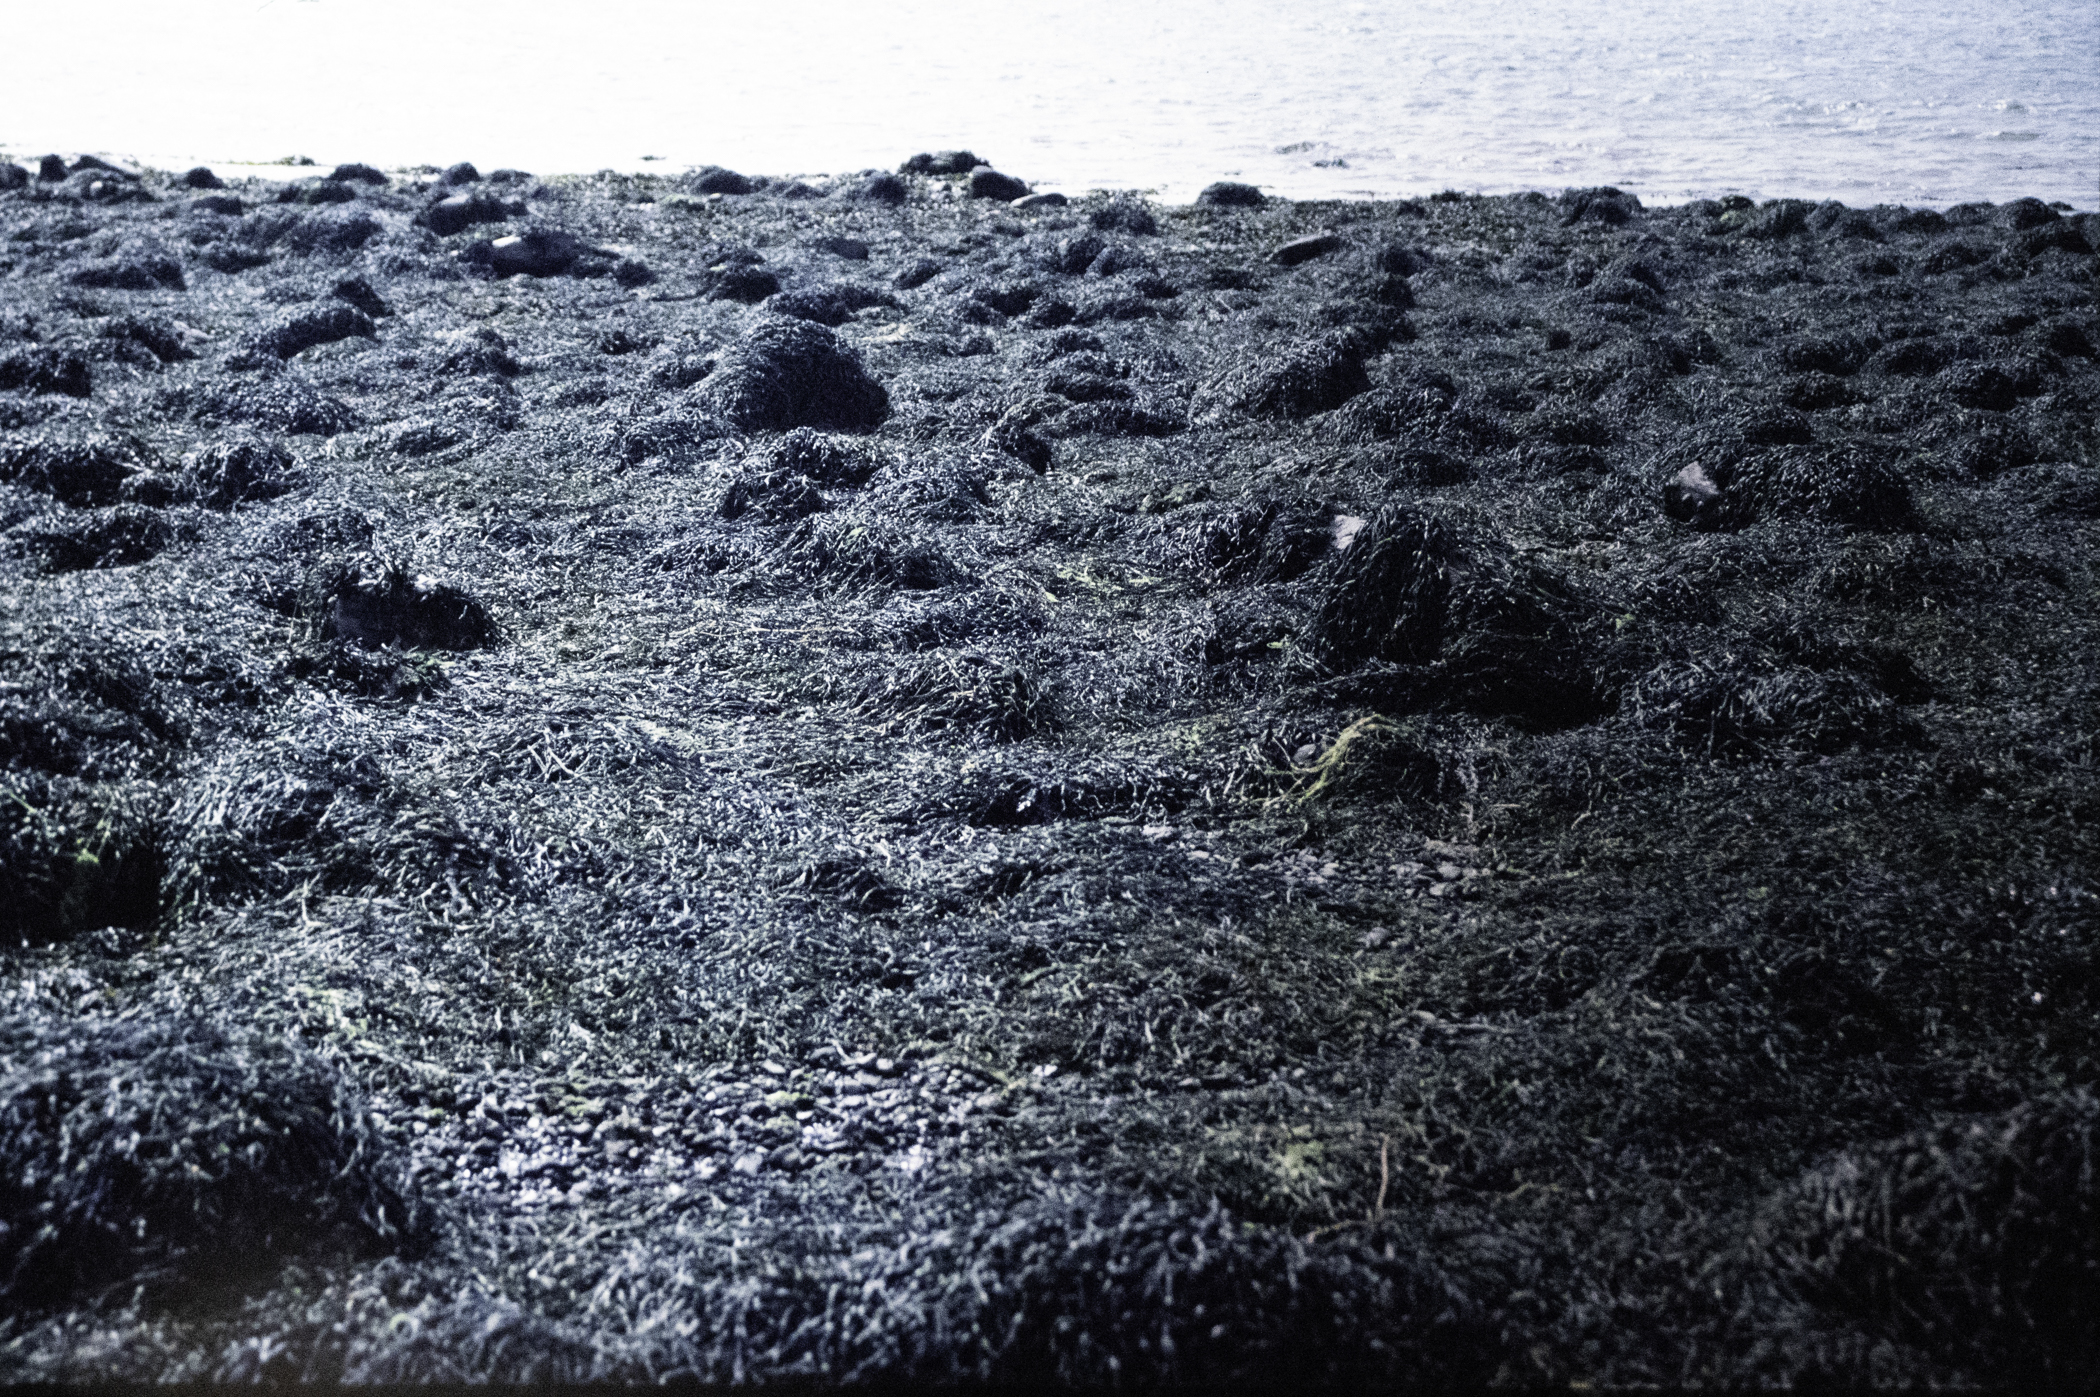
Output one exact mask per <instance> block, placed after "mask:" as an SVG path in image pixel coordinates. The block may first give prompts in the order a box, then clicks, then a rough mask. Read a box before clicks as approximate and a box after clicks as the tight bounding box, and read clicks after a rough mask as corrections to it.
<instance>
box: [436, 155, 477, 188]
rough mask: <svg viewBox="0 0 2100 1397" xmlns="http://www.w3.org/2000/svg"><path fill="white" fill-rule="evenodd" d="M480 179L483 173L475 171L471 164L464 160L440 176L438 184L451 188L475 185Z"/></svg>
mask: <svg viewBox="0 0 2100 1397" xmlns="http://www.w3.org/2000/svg"><path fill="white" fill-rule="evenodd" d="M480 179H481V171H479V170H477V169H475V168H474V166H473V165H472V164H471V163H470V162H468V161H465V160H462V161H460V162H459V163H458V164H457V165H454V166H452V167H451V168H450V169H448V170H446V171H445V173H443V174H441V175H439V176H438V180H437V182H438V183H439V184H442V185H446V186H448V187H450V186H455V185H461V184H475V183H478V182H479V181H480Z"/></svg>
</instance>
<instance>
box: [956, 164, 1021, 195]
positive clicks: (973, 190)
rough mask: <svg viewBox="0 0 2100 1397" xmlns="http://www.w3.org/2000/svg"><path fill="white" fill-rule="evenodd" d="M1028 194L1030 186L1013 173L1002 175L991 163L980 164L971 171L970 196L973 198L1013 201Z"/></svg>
mask: <svg viewBox="0 0 2100 1397" xmlns="http://www.w3.org/2000/svg"><path fill="white" fill-rule="evenodd" d="M1027 194H1028V186H1027V185H1025V184H1023V183H1022V182H1021V181H1020V180H1017V179H1015V178H1014V177H1013V176H1012V175H1002V174H1000V173H999V172H998V171H997V170H995V169H993V168H992V167H991V166H989V165H980V166H978V167H977V168H976V169H974V170H972V171H970V197H971V198H972V199H998V200H1000V201H1001V202H1004V203H1009V204H1010V203H1012V202H1013V201H1014V200H1016V199H1020V198H1024V197H1026V196H1027Z"/></svg>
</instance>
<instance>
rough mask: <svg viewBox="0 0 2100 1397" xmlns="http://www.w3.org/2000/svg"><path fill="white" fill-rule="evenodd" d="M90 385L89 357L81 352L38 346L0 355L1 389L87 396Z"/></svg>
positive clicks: (77, 396) (78, 396)
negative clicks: (71, 352)
mask: <svg viewBox="0 0 2100 1397" xmlns="http://www.w3.org/2000/svg"><path fill="white" fill-rule="evenodd" d="M91 387H92V385H91V383H90V380H89V378H88V366H87V360H85V359H83V358H81V357H80V356H79V355H78V354H70V353H67V352H66V351H64V350H59V349H47V348H44V347H42V346H38V347H36V348H33V349H17V350H15V351H14V352H13V353H11V354H7V355H4V356H0V389H5V388H13V389H18V390H21V391H25V392H30V393H63V394H65V395H67V396H68V397H73V398H85V397H86V396H87V395H88V393H89V392H90V391H91Z"/></svg>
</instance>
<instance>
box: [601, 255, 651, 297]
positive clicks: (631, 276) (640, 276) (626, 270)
mask: <svg viewBox="0 0 2100 1397" xmlns="http://www.w3.org/2000/svg"><path fill="white" fill-rule="evenodd" d="M612 276H613V280H614V281H616V282H618V283H619V284H620V285H622V286H624V287H626V288H627V289H628V290H630V291H632V290H634V289H635V288H636V287H638V286H647V285H649V284H650V283H651V282H653V281H655V280H656V273H655V272H652V271H650V270H649V264H648V263H646V262H642V261H640V260H638V259H636V258H633V257H622V258H621V259H620V260H619V261H618V262H616V263H614V264H613V271H612Z"/></svg>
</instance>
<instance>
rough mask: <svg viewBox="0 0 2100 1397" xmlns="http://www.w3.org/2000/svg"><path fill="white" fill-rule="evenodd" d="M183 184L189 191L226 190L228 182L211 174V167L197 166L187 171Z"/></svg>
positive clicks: (183, 177) (184, 174)
mask: <svg viewBox="0 0 2100 1397" xmlns="http://www.w3.org/2000/svg"><path fill="white" fill-rule="evenodd" d="M182 184H183V186H184V187H185V188H188V189H224V188H225V187H226V181H225V180H222V179H220V178H219V177H218V176H217V175H215V174H213V173H212V172H211V167H210V166H209V165H197V166H193V167H192V168H191V169H189V170H187V171H185V172H184V173H183V176H182Z"/></svg>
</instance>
